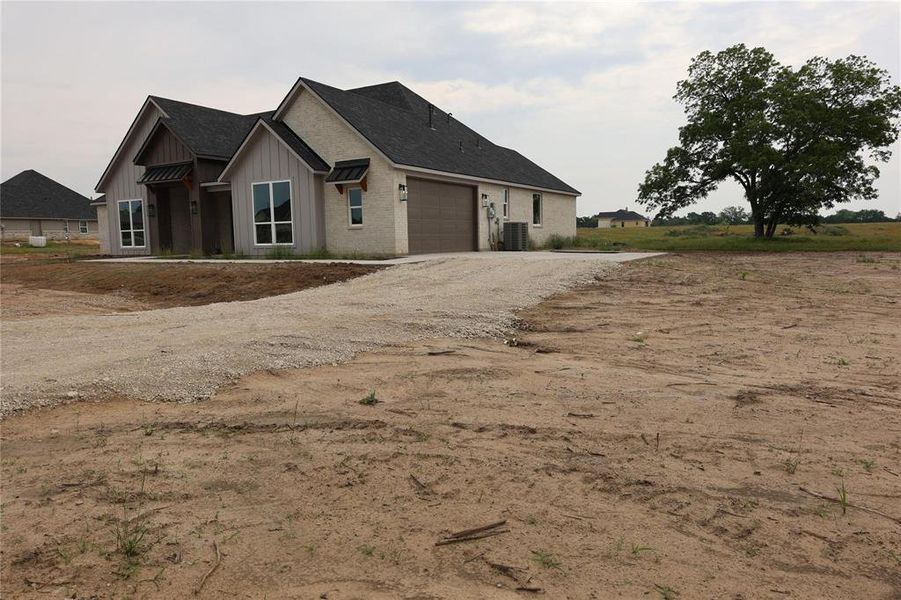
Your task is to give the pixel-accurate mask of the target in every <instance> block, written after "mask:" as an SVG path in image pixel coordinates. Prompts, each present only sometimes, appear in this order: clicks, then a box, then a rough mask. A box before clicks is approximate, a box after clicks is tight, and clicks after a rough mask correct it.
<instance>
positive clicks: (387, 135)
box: [301, 77, 579, 194]
mask: <svg viewBox="0 0 901 600" xmlns="http://www.w3.org/2000/svg"><path fill="white" fill-rule="evenodd" d="M301 81H303V82H304V83H305V84H306V85H307V86H309V87H310V89H312V90H313V91H314V92H315V93H316V94H318V95H319V96H320V97H321V98H322V99H323V100H324V101H325V102H326V103H328V105H329V106H331V107H332V108H333V109H334V110H335V111H336V112H337V113H338V114H340V115H341V116H342V117H343V118H344V119H345V120H347V121H348V122H349V123H350V124H351V125H352V126H353V127H354V128H355V129H356V130H357V131H359V132H360V133H361V134H362V135H363V136H364V137H365V138H366V139H367V140H369V142H370V143H372V145H374V146H375V147H376V148H378V149H379V150H381V151H382V152H383V153H384V154H385V155H386V156H387V157H388V158H389V159H391V160H392V161H393V162H395V163H397V164H400V165H407V166H411V167H421V168H425V169H433V170H435V171H443V172H447V173H457V174H460V175H470V176H473V177H480V178H484V179H494V180H498V181H507V182H510V183H519V184H522V185H526V186H532V187H540V188H546V189H550V190H559V191H564V192H567V193H571V194H578V193H579V192H578V190H576V189H575V188H573V187H572V186H570V185H567V184H566V183H564V182H563V181H561V180H560V179H558V178H557V177H555V176H554V175H552V174H550V173H548V172H547V171H545V170H544V169H542V168H541V167H539V166H538V165H536V164H535V163H533V162H532V161H530V160H529V159H527V158H526V157H524V156H523V155H521V154H519V153H518V152H516V151H515V150H511V149H509V148H504V147H503V146H498V145H496V144H493V143H491V142H490V141H489V140H487V139H485V138H484V137H483V136H481V135H479V134H478V133H476V132H475V131H473V130H472V129H470V128H469V127H467V126H466V125H464V124H463V123H461V122H460V121H458V120H456V119H455V118H453V117H451V116H449V115H448V114H447V113H445V112H443V111H441V110H439V109H438V108H436V107H432V109H431V110H432V119H431V121H432V127H431V128H430V127H429V111H430V108H429V107H430V106H431V105H430V103H429V102H428V101H427V100H426V99H425V98H423V97H421V96H419V95H418V94H416V93H414V92H413V91H411V90H410V89H409V88H407V87H405V86H403V85H402V84H400V83H398V82H396V81H394V82H391V83H383V84H380V85H372V86H367V87H362V88H357V89H352V90H339V89H337V88H334V87H331V86H328V85H325V84H322V83H319V82H316V81H313V80H311V79H306V78H303V77H302V78H301Z"/></svg>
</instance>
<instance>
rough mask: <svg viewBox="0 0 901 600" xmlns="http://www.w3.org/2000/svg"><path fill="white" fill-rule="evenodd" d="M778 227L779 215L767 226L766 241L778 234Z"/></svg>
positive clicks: (774, 216)
mask: <svg viewBox="0 0 901 600" xmlns="http://www.w3.org/2000/svg"><path fill="white" fill-rule="evenodd" d="M777 227H779V217H778V216H777V215H773V217H772V218H771V219H770V220H769V222H768V223H767V224H766V239H768V240H771V239H773V234H774V233H776V228H777Z"/></svg>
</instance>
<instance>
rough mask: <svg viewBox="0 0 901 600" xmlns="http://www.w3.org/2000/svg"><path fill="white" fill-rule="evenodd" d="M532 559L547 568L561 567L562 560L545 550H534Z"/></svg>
mask: <svg viewBox="0 0 901 600" xmlns="http://www.w3.org/2000/svg"><path fill="white" fill-rule="evenodd" d="M532 560H533V561H535V562H536V563H538V565H540V566H542V567H544V568H545V569H559V568H560V561H559V560H557V559H556V558H554V556H553V555H551V554H549V553H547V552H545V551H544V550H532Z"/></svg>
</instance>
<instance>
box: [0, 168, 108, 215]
mask: <svg viewBox="0 0 901 600" xmlns="http://www.w3.org/2000/svg"><path fill="white" fill-rule="evenodd" d="M0 198H2V202H0V217H3V218H5V219H10V218H13V219H15V218H19V219H72V220H80V221H95V220H96V219H97V213H96V211H95V210H94V209H93V208H92V207H91V200H90V199H89V198H87V197H85V196H82V195H81V194H79V193H78V192H76V191H75V190H72V189H69V188H67V187H66V186H64V185H62V184H61V183H57V182H56V181H53V180H52V179H50V178H49V177H47V176H46V175H42V174H41V173H38V172H37V171H35V170H33V169H29V170H27V171H22V172H21V173H19V174H18V175H16V176H14V177H11V178H9V179H7V180H6V181H4V182H3V183H2V184H0Z"/></svg>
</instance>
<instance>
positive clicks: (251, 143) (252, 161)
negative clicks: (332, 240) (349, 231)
mask: <svg viewBox="0 0 901 600" xmlns="http://www.w3.org/2000/svg"><path fill="white" fill-rule="evenodd" d="M227 175H228V177H227V179H228V181H229V182H230V183H231V194H232V219H233V220H234V228H235V252H236V253H238V254H249V255H265V254H267V253H269V252H271V251H272V249H273V248H275V247H276V246H256V245H254V237H253V227H254V223H253V195H252V191H251V185H252V184H254V183H262V182H267V181H284V180H288V181H290V182H291V218H292V220H293V223H294V244H292V245H290V246H289V245H280V246H277V247H278V248H284V249H287V250H290V251H292V252H295V253H306V252H310V251H311V250H315V249H318V248H321V247H322V246H323V245H324V243H325V240H324V239H323V231H324V227H325V226H324V220H323V211H322V196H321V194H318V193H317V192H316V184H317V178H316V177H315V176H314V174H313V171H312V170H311V169H310V168H309V167H308V166H307V165H306V164H305V163H303V162H301V161H300V160H298V159H297V158H296V157H295V156H294V155H293V154H292V153H291V152H290V151H289V150H288V149H287V148H286V147H285V145H284V144H283V143H282V142H281V141H280V140H279V139H278V138H276V137H275V136H274V135H272V133H270V132H269V131H268V130H267V129H265V128H263V127H260V128H258V129H257V131H256V132H255V133H254V134H253V137H252V138H251V139H250V140H248V142H247V146H246V147H245V148H244V150H243V151H242V153H241V156H240V157H239V159H238V161H237V162H236V163H235V164H234V165H233V166H232V168H231V170H230V172H229V173H228V174H227ZM320 180H321V178H320Z"/></svg>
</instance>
